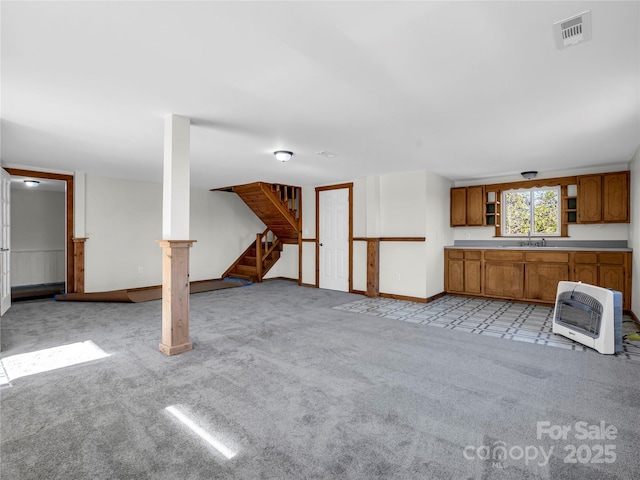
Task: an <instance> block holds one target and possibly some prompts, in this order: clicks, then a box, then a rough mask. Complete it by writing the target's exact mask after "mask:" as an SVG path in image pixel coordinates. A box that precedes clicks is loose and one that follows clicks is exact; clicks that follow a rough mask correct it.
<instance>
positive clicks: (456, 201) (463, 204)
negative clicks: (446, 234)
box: [451, 187, 467, 227]
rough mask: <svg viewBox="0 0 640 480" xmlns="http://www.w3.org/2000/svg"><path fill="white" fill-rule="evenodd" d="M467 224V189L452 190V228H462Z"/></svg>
mask: <svg viewBox="0 0 640 480" xmlns="http://www.w3.org/2000/svg"><path fill="white" fill-rule="evenodd" d="M466 224H467V189H466V188H465V187H460V188H452V189H451V226H452V227H461V226H465V225H466Z"/></svg>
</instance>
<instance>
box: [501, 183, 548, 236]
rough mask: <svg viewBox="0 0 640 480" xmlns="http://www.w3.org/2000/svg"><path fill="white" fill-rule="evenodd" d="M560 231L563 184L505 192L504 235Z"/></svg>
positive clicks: (541, 233) (538, 234)
mask: <svg viewBox="0 0 640 480" xmlns="http://www.w3.org/2000/svg"><path fill="white" fill-rule="evenodd" d="M529 234H530V235H531V236H545V235H560V187H543V188H529V189H526V190H506V191H505V192H503V193H502V235H503V236H518V235H523V236H527V235H529Z"/></svg>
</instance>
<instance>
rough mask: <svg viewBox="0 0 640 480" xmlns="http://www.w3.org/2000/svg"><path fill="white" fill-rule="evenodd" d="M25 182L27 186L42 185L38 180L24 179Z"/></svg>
mask: <svg viewBox="0 0 640 480" xmlns="http://www.w3.org/2000/svg"><path fill="white" fill-rule="evenodd" d="M24 184H25V185H26V186H27V187H37V186H38V185H40V182H39V181H38V180H24Z"/></svg>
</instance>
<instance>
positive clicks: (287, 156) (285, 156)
mask: <svg viewBox="0 0 640 480" xmlns="http://www.w3.org/2000/svg"><path fill="white" fill-rule="evenodd" d="M273 154H274V155H275V156H276V159H277V160H280V161H281V162H288V161H289V160H291V157H293V152H290V151H288V150H277V151H275V152H273Z"/></svg>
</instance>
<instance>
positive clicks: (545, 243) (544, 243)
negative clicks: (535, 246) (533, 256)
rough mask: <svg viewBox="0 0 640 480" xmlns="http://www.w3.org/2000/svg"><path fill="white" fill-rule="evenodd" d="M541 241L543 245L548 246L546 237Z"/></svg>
mask: <svg viewBox="0 0 640 480" xmlns="http://www.w3.org/2000/svg"><path fill="white" fill-rule="evenodd" d="M540 243H541V245H542V246H543V247H546V246H547V241H546V240H545V239H544V238H543V239H542V241H541V242H540Z"/></svg>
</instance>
